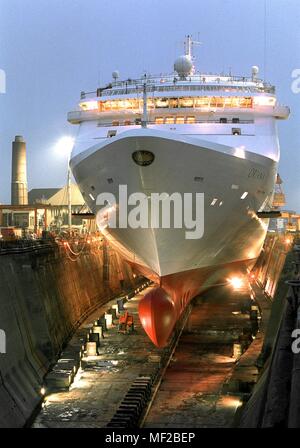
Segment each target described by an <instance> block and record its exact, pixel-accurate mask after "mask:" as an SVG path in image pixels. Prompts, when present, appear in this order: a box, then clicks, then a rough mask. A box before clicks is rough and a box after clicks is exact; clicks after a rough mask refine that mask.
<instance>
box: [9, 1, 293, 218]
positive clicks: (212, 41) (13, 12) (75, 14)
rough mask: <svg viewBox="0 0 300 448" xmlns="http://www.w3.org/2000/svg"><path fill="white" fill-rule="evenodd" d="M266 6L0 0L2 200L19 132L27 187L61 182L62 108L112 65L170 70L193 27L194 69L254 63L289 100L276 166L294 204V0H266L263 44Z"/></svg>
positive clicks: (71, 129) (245, 69) (107, 74)
mask: <svg viewBox="0 0 300 448" xmlns="http://www.w3.org/2000/svg"><path fill="white" fill-rule="evenodd" d="M264 9H265V7H264V0H210V1H204V0H188V1H179V0H143V1H141V0H139V1H138V0H126V1H121V0H114V1H108V0H0V69H2V70H4V71H5V73H6V81H7V91H6V94H0V151H1V153H0V154H1V164H0V202H2V203H8V202H9V201H10V178H11V141H12V140H13V139H14V136H15V135H19V134H21V135H23V136H24V138H25V139H26V141H27V148H28V153H27V157H28V182H29V188H30V189H31V188H38V187H56V186H62V185H63V184H64V183H65V181H66V165H67V159H66V156H63V155H61V156H59V155H58V154H57V153H56V152H55V151H54V146H55V143H56V142H57V140H58V139H59V138H60V137H62V136H64V135H74V136H75V135H76V131H77V127H76V126H72V125H70V124H68V123H67V119H66V116H67V112H68V111H70V110H72V109H73V108H75V106H76V103H77V101H78V99H79V95H80V92H81V91H82V90H86V91H91V90H95V89H96V88H97V86H98V85H99V82H100V83H101V84H104V83H107V82H110V81H111V73H112V71H114V70H116V69H117V70H119V72H120V75H121V78H128V77H134V76H136V75H140V74H142V73H143V72H144V71H145V70H146V71H147V72H151V73H156V74H159V73H165V72H171V71H172V70H173V62H174V59H175V57H176V55H179V54H181V53H182V51H183V45H182V42H183V39H184V36H185V35H186V34H193V36H194V37H195V38H196V39H198V33H199V38H200V40H201V42H202V43H203V44H202V45H201V46H199V47H196V48H195V52H194V53H195V56H196V58H197V59H196V67H197V69H200V70H202V71H204V72H205V71H206V72H222V71H225V72H228V70H229V67H231V69H232V72H233V73H234V74H237V75H239V74H240V75H250V73H251V66H252V65H258V66H259V67H260V73H261V75H262V77H264V76H265V77H266V79H267V80H268V81H270V82H271V83H272V84H275V85H276V87H277V95H278V98H279V100H280V102H281V103H283V104H287V105H288V106H290V108H291V111H292V113H291V117H290V119H289V120H288V121H283V122H280V123H279V131H280V142H281V161H280V170H279V171H280V174H281V177H282V178H283V180H284V189H285V192H286V194H287V200H288V204H287V208H288V209H294V210H297V211H298V212H300V181H299V178H300V107H299V104H300V93H298V94H295V93H293V92H292V89H291V84H292V81H293V79H292V71H293V70H294V69H296V68H299V69H300V26H299V24H300V1H299V0H266V9H267V20H266V25H267V26H266V52H264ZM264 53H265V56H266V57H264ZM264 67H266V73H264Z"/></svg>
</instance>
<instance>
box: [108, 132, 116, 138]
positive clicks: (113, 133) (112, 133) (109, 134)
mask: <svg viewBox="0 0 300 448" xmlns="http://www.w3.org/2000/svg"><path fill="white" fill-rule="evenodd" d="M115 135H117V131H108V133H107V137H109V138H111V137H114V136H115Z"/></svg>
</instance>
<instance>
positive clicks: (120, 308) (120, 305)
mask: <svg viewBox="0 0 300 448" xmlns="http://www.w3.org/2000/svg"><path fill="white" fill-rule="evenodd" d="M117 307H118V313H119V314H120V313H121V312H122V311H125V307H124V299H117Z"/></svg>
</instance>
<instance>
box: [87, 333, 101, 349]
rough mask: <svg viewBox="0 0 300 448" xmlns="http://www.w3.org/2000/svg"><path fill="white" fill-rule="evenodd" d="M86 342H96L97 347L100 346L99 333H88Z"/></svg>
mask: <svg viewBox="0 0 300 448" xmlns="http://www.w3.org/2000/svg"><path fill="white" fill-rule="evenodd" d="M88 342H96V345H97V349H98V348H99V347H100V335H99V333H90V334H89V341H88Z"/></svg>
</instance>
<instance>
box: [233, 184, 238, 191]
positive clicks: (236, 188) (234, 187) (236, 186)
mask: <svg viewBox="0 0 300 448" xmlns="http://www.w3.org/2000/svg"><path fill="white" fill-rule="evenodd" d="M231 189H232V190H238V189H239V186H238V185H235V184H232V185H231Z"/></svg>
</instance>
